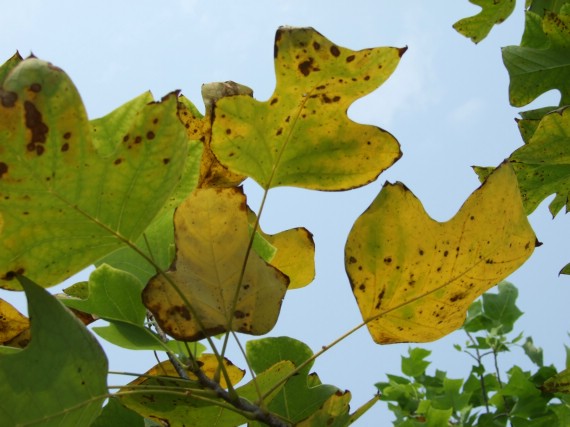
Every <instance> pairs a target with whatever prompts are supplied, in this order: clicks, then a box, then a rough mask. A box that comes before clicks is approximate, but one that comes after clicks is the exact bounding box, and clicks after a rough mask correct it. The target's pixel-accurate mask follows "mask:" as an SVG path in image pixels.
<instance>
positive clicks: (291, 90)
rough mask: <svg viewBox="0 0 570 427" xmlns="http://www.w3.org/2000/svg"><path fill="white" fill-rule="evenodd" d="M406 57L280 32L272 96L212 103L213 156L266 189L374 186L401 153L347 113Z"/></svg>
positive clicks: (384, 135) (309, 33)
mask: <svg viewBox="0 0 570 427" xmlns="http://www.w3.org/2000/svg"><path fill="white" fill-rule="evenodd" d="M404 51H405V49H397V48H391V47H386V48H374V49H365V50H360V51H353V50H349V49H345V48H342V47H339V46H336V45H334V44H333V43H331V42H330V41H329V40H327V39H326V38H324V37H323V36H322V35H321V34H319V33H318V32H317V31H315V30H314V29H312V28H289V27H282V28H280V29H279V30H278V31H277V35H276V39H275V73H276V79H277V84H276V88H275V92H274V93H273V95H272V96H271V98H270V99H269V100H267V101H265V102H259V101H256V100H254V99H253V98H251V97H249V96H232V97H226V98H222V99H220V100H218V101H217V102H216V103H215V106H214V111H215V118H214V122H213V126H212V134H213V137H212V144H211V146H212V150H213V152H214V154H215V155H216V157H217V158H218V159H219V160H220V162H221V163H222V164H223V165H225V166H227V167H228V168H229V169H230V170H231V171H233V172H235V173H238V174H243V175H247V176H250V177H252V178H253V179H255V180H256V181H257V182H258V183H259V184H260V185H261V186H262V187H264V188H266V189H267V188H272V187H278V186H296V187H303V188H309V189H316V190H346V189H350V188H354V187H358V186H361V185H364V184H367V183H369V182H371V181H373V180H375V179H376V178H377V177H378V175H379V174H380V173H381V172H382V171H383V170H385V169H386V168H388V167H390V166H391V165H392V164H393V163H394V162H395V161H396V160H398V158H399V157H400V155H401V153H400V147H399V145H398V143H397V141H396V139H395V138H394V137H393V136H392V135H390V134H389V133H388V132H386V131H384V130H382V129H380V128H377V127H375V126H369V125H361V124H357V123H355V122H353V121H351V120H350V119H349V118H348V116H347V115H346V111H347V109H348V108H349V106H350V105H351V104H352V103H353V102H354V101H355V100H357V99H358V98H361V97H363V96H365V95H367V94H369V93H370V92H372V91H373V90H375V89H376V88H377V87H378V86H380V85H381V84H382V83H384V82H385V81H386V79H388V77H389V76H390V75H391V74H392V72H393V71H394V69H395V68H396V66H397V64H398V62H399V61H400V57H401V56H402V54H403V53H404Z"/></svg>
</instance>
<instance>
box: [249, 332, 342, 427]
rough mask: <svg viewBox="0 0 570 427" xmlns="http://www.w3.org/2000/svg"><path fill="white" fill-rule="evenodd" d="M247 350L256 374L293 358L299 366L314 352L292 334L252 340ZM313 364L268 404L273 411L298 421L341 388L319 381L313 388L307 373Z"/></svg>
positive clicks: (291, 380)
mask: <svg viewBox="0 0 570 427" xmlns="http://www.w3.org/2000/svg"><path fill="white" fill-rule="evenodd" d="M246 353H247V357H248V359H249V363H250V366H251V368H252V369H253V370H254V372H256V373H260V372H263V371H264V370H266V369H268V367H270V366H272V365H274V364H275V363H278V362H280V361H283V360H289V361H291V362H292V363H293V364H294V365H295V366H296V367H298V366H299V365H301V364H302V363H303V362H305V361H306V360H307V359H309V358H310V357H311V356H312V355H313V352H312V351H311V349H310V348H309V347H307V345H305V344H303V343H302V342H300V341H297V340H295V339H293V338H289V337H277V338H263V339H260V340H252V341H248V342H247V344H246ZM312 365H313V363H312V362H311V363H309V364H308V365H307V366H305V367H303V369H301V370H300V371H299V373H298V374H297V375H295V376H293V377H292V378H290V379H289V380H288V381H287V383H286V384H285V386H284V387H283V389H282V390H281V391H280V392H279V393H278V394H277V396H276V397H275V398H274V399H273V401H272V402H271V403H270V404H269V405H268V408H269V410H270V411H272V412H274V413H276V414H278V415H281V416H283V417H285V418H286V419H287V420H289V421H290V422H292V423H296V422H298V421H301V420H303V419H305V418H307V417H308V416H310V415H311V414H313V413H314V412H315V411H316V410H317V409H318V408H319V407H320V406H321V405H322V404H323V403H324V402H325V401H326V400H327V399H328V398H329V397H331V396H332V395H333V394H334V393H336V392H337V391H338V388H336V387H334V386H331V385H322V384H319V385H315V386H312V387H311V386H310V385H309V384H308V377H307V376H308V375H309V371H310V369H311V366H312Z"/></svg>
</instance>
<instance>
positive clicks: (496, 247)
mask: <svg viewBox="0 0 570 427" xmlns="http://www.w3.org/2000/svg"><path fill="white" fill-rule="evenodd" d="M535 244H536V237H535V235H534V232H533V231H532V228H531V227H530V225H529V223H528V220H527V218H526V215H525V212H524V209H523V206H522V202H521V198H520V194H519V190H518V186H517V180H516V177H515V174H514V172H513V170H512V168H511V167H510V166H509V165H508V164H505V165H502V166H501V167H499V168H498V169H497V170H496V171H495V172H494V173H493V174H492V175H491V176H489V178H487V180H486V181H485V183H484V184H483V185H482V186H481V187H480V188H479V189H478V190H476V191H475V192H474V193H473V194H472V195H471V196H470V197H469V198H468V199H467V201H466V202H465V204H464V205H463V206H462V207H461V209H460V210H459V212H458V213H457V214H456V215H455V217H453V218H452V219H451V220H449V221H447V222H445V223H440V222H437V221H434V220H433V219H431V218H430V217H429V216H428V215H427V213H426V212H425V210H424V208H423V206H422V205H421V203H420V201H419V200H418V199H417V198H416V197H415V196H414V195H413V194H412V193H411V192H410V191H409V190H408V189H407V188H406V187H405V186H404V185H403V184H401V183H397V184H386V185H385V186H384V188H383V189H382V191H381V192H380V194H379V195H378V197H377V198H376V199H375V200H374V202H373V203H372V205H371V206H370V207H369V208H368V209H367V210H366V212H364V213H363V214H362V215H361V216H360V218H359V219H358V220H357V221H356V223H355V224H354V226H353V228H352V230H351V232H350V235H349V237H348V241H347V243H346V247H345V262H346V270H347V273H348V275H349V278H350V283H351V286H352V290H353V293H354V295H355V297H356V300H357V302H358V305H359V308H360V312H361V314H362V318H363V319H364V320H365V321H368V323H367V326H368V329H369V332H370V334H371V335H372V337H373V339H374V341H376V342H377V343H379V344H387V343H396V342H428V341H433V340H436V339H439V338H441V337H443V336H444V335H446V334H448V333H450V332H452V331H454V330H455V329H457V328H459V327H460V326H461V325H462V324H463V321H464V320H465V314H466V311H467V308H468V307H469V305H470V304H471V302H472V301H473V300H475V299H476V298H477V297H478V296H479V295H481V294H482V293H483V292H485V291H486V290H488V289H489V288H491V287H492V286H494V285H496V284H497V283H498V282H500V281H501V280H503V279H504V278H505V277H507V276H508V275H509V274H510V273H511V272H513V271H514V270H516V269H517V268H518V267H519V266H520V265H521V264H523V263H524V261H526V259H527V258H528V257H529V256H530V255H531V253H532V251H533V250H534V247H535Z"/></svg>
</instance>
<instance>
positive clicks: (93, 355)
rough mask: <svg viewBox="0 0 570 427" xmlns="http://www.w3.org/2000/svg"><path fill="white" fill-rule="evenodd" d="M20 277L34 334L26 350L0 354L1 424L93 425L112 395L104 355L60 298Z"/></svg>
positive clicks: (47, 426) (5, 425)
mask: <svg viewBox="0 0 570 427" xmlns="http://www.w3.org/2000/svg"><path fill="white" fill-rule="evenodd" d="M19 280H20V281H21V284H22V287H23V288H24V290H25V291H26V296H27V298H28V308H29V313H30V317H31V318H32V323H31V330H32V337H33V338H32V340H31V342H30V344H29V345H28V347H27V348H25V349H24V350H22V351H20V352H18V353H16V354H10V355H2V356H0V395H1V396H2V398H1V399H0V426H2V427H8V426H10V427H12V426H18V425H19V426H24V425H41V426H42V427H51V426H54V427H77V426H88V425H90V423H91V422H92V421H93V420H94V419H95V418H96V417H97V415H98V414H99V412H100V410H101V406H102V403H103V400H104V399H105V398H106V395H107V386H106V378H107V359H106V358H105V354H104V353H103V350H102V349H101V347H100V346H99V344H98V343H97V341H96V340H95V338H93V336H92V335H91V334H90V333H89V331H88V330H87V329H86V328H85V326H84V325H83V324H82V323H81V322H80V321H79V320H77V319H76V318H75V316H74V315H73V314H72V313H70V312H69V311H68V310H67V309H65V307H63V305H61V303H60V302H59V301H58V300H57V299H56V298H54V297H53V296H52V295H50V294H49V293H47V292H46V291H45V290H43V289H42V288H40V287H39V286H38V285H36V284H34V283H33V282H31V281H29V280H28V279H26V278H23V277H22V278H19ZM54 331H56V332H57V333H54Z"/></svg>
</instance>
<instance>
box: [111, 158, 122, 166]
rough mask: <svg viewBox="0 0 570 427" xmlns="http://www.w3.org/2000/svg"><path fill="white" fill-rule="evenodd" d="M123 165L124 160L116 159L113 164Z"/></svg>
mask: <svg viewBox="0 0 570 427" xmlns="http://www.w3.org/2000/svg"><path fill="white" fill-rule="evenodd" d="M121 163H123V159H116V160H115V161H114V162H113V164H115V165H120V164H121Z"/></svg>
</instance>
